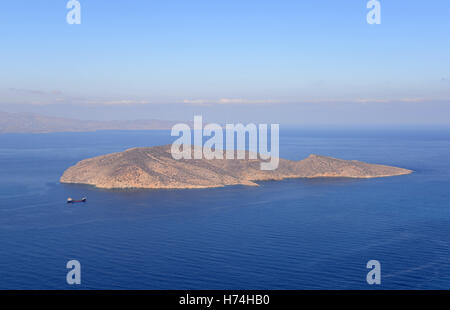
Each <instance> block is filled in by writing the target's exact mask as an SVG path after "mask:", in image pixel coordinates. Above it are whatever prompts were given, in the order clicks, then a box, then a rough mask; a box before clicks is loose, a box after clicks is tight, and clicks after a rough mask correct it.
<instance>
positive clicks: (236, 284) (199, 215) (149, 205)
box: [0, 128, 450, 289]
mask: <svg viewBox="0 0 450 310" xmlns="http://www.w3.org/2000/svg"><path fill="white" fill-rule="evenodd" d="M173 139H174V138H173V137H170V133H169V132H167V131H147V132H136V131H134V132H120V131H118V132H95V133H53V134H34V135H33V134H6V135H0V249H1V255H0V279H2V280H1V281H0V289H72V288H73V287H72V286H69V285H67V284H66V273H67V270H66V268H65V267H66V263H67V261H69V260H71V259H77V260H79V261H80V262H81V266H82V285H81V286H79V287H78V288H82V289H371V288H379V289H448V288H449V287H450V255H449V254H450V239H449V237H448V236H449V235H450V212H449V207H450V206H449V203H448V201H449V200H450V194H449V192H448V188H449V186H450V160H449V159H450V130H448V129H446V130H431V129H427V130H422V131H419V130H406V129H405V130H312V129H309V130H300V129H290V130H286V129H285V130H283V128H282V129H281V139H280V153H281V154H280V155H281V157H283V158H287V159H293V160H300V159H303V158H305V157H307V156H308V155H309V154H311V153H315V154H320V155H327V156H333V157H337V158H342V159H357V160H362V161H366V162H369V163H379V164H387V165H393V166H399V167H402V168H408V169H412V170H414V171H415V173H413V174H411V175H406V176H399V177H391V178H380V179H367V180H356V179H312V180H305V179H296V180H285V181H273V182H261V183H260V186H259V187H244V186H233V187H226V188H218V189H200V190H128V191H124V190H113V191H111V190H100V189H95V188H93V187H90V186H85V185H64V184H60V183H59V181H58V180H59V177H60V176H61V174H62V173H63V172H64V170H65V169H66V168H68V167H69V166H71V165H73V164H75V163H76V162H77V161H79V160H82V159H85V158H88V157H92V156H97V155H101V154H107V153H111V152H118V151H123V150H125V149H127V148H131V147H136V146H154V145H161V144H168V143H171V142H172V141H173ZM69 196H70V197H73V198H74V199H77V198H81V197H83V196H86V197H87V198H88V202H87V203H86V204H76V205H67V204H66V199H67V197H69ZM372 259H376V260H379V261H380V263H381V269H382V284H381V286H378V287H372V286H369V285H368V284H367V283H366V274H367V272H368V270H367V269H366V263H367V262H368V261H369V260H372Z"/></svg>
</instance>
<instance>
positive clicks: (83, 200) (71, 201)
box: [67, 197, 86, 203]
mask: <svg viewBox="0 0 450 310" xmlns="http://www.w3.org/2000/svg"><path fill="white" fill-rule="evenodd" d="M77 202H86V197H83V198H81V200H74V199H72V198H70V197H69V198H67V203H77Z"/></svg>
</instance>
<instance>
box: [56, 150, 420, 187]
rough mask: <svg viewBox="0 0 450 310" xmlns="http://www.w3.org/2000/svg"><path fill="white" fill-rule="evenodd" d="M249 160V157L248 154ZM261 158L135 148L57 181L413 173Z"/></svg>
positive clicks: (144, 183) (106, 183)
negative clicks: (266, 164) (187, 155)
mask: <svg viewBox="0 0 450 310" xmlns="http://www.w3.org/2000/svg"><path fill="white" fill-rule="evenodd" d="M246 158H248V156H246ZM260 161H261V160H260V159H254V160H253V159H233V160H230V159H213V160H206V159H181V160H175V159H173V158H172V154H171V146H170V145H165V146H156V147H149V148H133V149H129V150H126V151H124V152H120V153H113V154H108V155H103V156H98V157H94V158H90V159H85V160H82V161H80V162H79V163H77V164H76V165H75V166H72V167H70V168H69V169H67V170H66V171H65V172H64V174H63V175H62V177H61V179H60V181H61V183H78V184H89V185H93V186H96V187H98V188H105V189H125V188H148V189H157V188H161V189H162V188H165V189H181V188H209V187H223V186H227V185H239V184H240V185H250V186H257V183H255V182H257V181H264V180H282V179H288V178H320V177H333V178H336V177H345V178H378V177H388V176H397V175H404V174H410V173H412V171H411V170H408V169H403V168H397V167H390V166H384V165H374V164H367V163H364V162H360V161H356V160H341V159H336V158H331V157H325V156H319V155H310V156H309V157H308V158H306V159H303V160H300V161H291V160H286V159H280V161H279V166H278V168H277V169H276V170H272V171H263V170H260Z"/></svg>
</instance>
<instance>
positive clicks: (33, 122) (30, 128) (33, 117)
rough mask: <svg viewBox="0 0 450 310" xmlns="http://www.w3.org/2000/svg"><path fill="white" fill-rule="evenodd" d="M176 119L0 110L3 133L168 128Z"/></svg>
mask: <svg viewBox="0 0 450 310" xmlns="http://www.w3.org/2000/svg"><path fill="white" fill-rule="evenodd" d="M175 123H177V122H176V121H165V120H155V119H141V120H132V121H124V120H112V121H94V120H77V119H72V118H61V117H51V116H44V115H41V114H35V113H7V112H1V111H0V134H2V133H52V132H92V131H98V130H166V129H170V128H172V126H173V125H174V124H175Z"/></svg>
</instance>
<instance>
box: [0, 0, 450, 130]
mask: <svg viewBox="0 0 450 310" xmlns="http://www.w3.org/2000/svg"><path fill="white" fill-rule="evenodd" d="M79 1H80V3H81V14H82V23H81V25H68V24H67V23H66V14H67V12H68V10H67V9H66V3H67V1H66V0H59V1H55V0H36V1H2V4H1V11H0V38H1V48H0V59H1V60H0V63H1V68H2V69H1V71H0V110H5V111H33V112H43V113H46V114H52V115H59V116H70V117H74V116H75V115H77V114H82V115H83V117H84V118H99V119H101V118H107V119H109V118H115V119H117V118H128V119H130V118H165V119H185V118H187V119H191V118H192V115H193V114H203V115H206V116H207V117H209V118H210V119H211V120H214V121H233V118H237V119H236V121H238V120H239V121H255V122H257V121H272V122H281V123H317V124H323V123H327V124H328V123H329V124H332V123H348V124H359V123H380V124H383V123H385V122H386V123H392V124H403V123H407V124H414V123H431V124H434V123H436V124H437V123H439V124H440V123H450V120H449V119H450V118H449V117H448V115H450V40H449V38H450V2H449V1H445V0H432V1H417V0H413V1H407V0H380V2H381V13H382V20H381V24H380V25H369V24H367V22H366V14H367V12H368V9H367V8H366V3H367V1H366V0H342V1H337V0H333V1H332V0H329V1H312V0H311V1H300V0H297V1H286V0H279V1H264V0H258V1H253V0H240V1H234V0H227V1H213V0H209V1H194V0H193V1H187V0H183V1H152V0H146V1H137V0H136V1H106V0H79ZM388 113H389V115H388ZM424 116H426V118H425V117H424ZM445 116H447V117H445Z"/></svg>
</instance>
